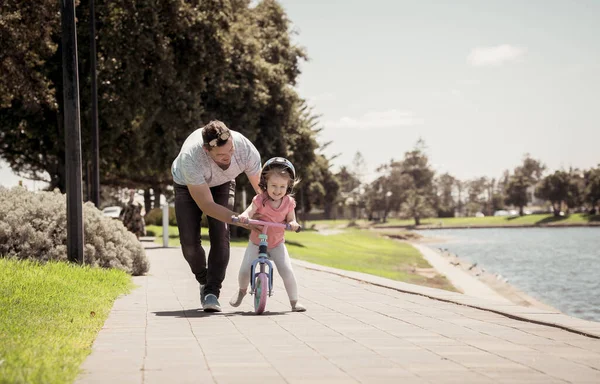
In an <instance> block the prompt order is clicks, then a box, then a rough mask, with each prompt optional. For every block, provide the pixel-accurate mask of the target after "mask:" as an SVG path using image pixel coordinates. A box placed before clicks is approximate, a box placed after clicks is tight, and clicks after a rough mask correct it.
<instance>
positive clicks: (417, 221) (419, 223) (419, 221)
mask: <svg viewBox="0 0 600 384" xmlns="http://www.w3.org/2000/svg"><path fill="white" fill-rule="evenodd" d="M419 225H421V218H420V217H419V216H415V226H417V227H418V226H419Z"/></svg>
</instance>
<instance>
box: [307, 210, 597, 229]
mask: <svg viewBox="0 0 600 384" xmlns="http://www.w3.org/2000/svg"><path fill="white" fill-rule="evenodd" d="M327 222H328V221H323V223H327ZM340 222H341V221H340ZM595 222H600V215H587V214H582V213H575V214H572V215H568V216H560V217H555V216H554V215H552V214H542V215H525V216H516V217H505V216H504V217H502V216H498V217H495V216H486V217H447V218H437V217H436V218H427V219H421V225H423V226H442V227H444V226H446V227H450V226H453V227H454V226H460V227H469V226H505V227H510V226H522V225H525V226H534V225H577V224H590V223H595ZM318 223H320V222H318ZM414 224H415V221H414V220H413V219H406V220H399V219H389V220H388V222H387V223H379V224H377V226H378V227H390V226H406V227H408V226H413V225H414Z"/></svg>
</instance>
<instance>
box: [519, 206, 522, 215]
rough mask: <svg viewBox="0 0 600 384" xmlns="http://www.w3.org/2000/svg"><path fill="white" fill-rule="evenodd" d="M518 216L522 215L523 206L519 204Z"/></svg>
mask: <svg viewBox="0 0 600 384" xmlns="http://www.w3.org/2000/svg"><path fill="white" fill-rule="evenodd" d="M519 216H523V206H522V205H519Z"/></svg>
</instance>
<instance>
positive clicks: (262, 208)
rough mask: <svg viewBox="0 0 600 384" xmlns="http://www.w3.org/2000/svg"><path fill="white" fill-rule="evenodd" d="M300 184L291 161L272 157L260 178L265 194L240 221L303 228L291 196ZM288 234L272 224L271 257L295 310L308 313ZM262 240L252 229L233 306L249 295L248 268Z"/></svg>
mask: <svg viewBox="0 0 600 384" xmlns="http://www.w3.org/2000/svg"><path fill="white" fill-rule="evenodd" d="M296 183H297V181H296V170H295V169H294V166H293V165H292V163H291V162H290V161H289V160H287V159H284V158H283V157H274V158H272V159H270V160H268V161H267V162H266V163H265V165H264V166H263V168H262V173H261V177H260V184H259V186H260V188H261V189H262V190H263V193H261V194H260V195H257V196H255V197H254V199H252V204H250V206H249V207H248V208H247V209H246V210H245V211H244V213H242V214H241V215H240V216H239V217H240V223H244V224H246V223H248V219H250V218H256V219H260V220H263V221H271V222H275V223H288V224H290V225H291V227H292V229H293V230H294V231H296V230H297V229H298V228H300V225H299V224H298V223H297V222H296V213H295V212H294V208H295V207H296V201H295V200H294V198H293V197H292V196H290V194H291V193H292V189H293V187H294V185H295V184H296ZM284 233H285V230H284V229H283V228H274V227H269V229H268V232H267V235H268V236H269V238H268V247H267V248H268V253H269V257H270V258H271V260H273V261H274V262H275V266H276V267H277V271H278V272H279V275H280V276H281V278H282V279H283V284H284V285H285V290H286V291H287V294H288V297H289V299H290V304H291V306H292V311H294V312H304V311H306V308H305V307H304V306H303V305H302V304H300V303H299V302H298V285H297V284H296V276H294V271H293V270H292V264H291V262H290V256H289V254H288V251H287V248H286V247H285V235H284ZM259 242H260V240H259V238H258V233H256V232H255V231H252V232H251V234H250V242H249V243H248V248H246V253H245V255H244V260H243V261H242V265H241V266H240V273H239V276H238V281H239V284H240V289H239V291H238V292H236V294H235V295H234V296H233V297H232V298H231V300H230V301H229V304H231V305H232V306H233V307H238V306H239V305H240V304H241V303H242V299H243V298H244V296H245V295H246V292H247V290H248V285H249V284H250V274H249V273H248V270H249V269H250V266H251V265H252V261H253V260H254V259H255V258H256V255H258V244H259Z"/></svg>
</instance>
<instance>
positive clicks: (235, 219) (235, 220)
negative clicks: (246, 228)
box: [231, 216, 302, 233]
mask: <svg viewBox="0 0 600 384" xmlns="http://www.w3.org/2000/svg"><path fill="white" fill-rule="evenodd" d="M231 221H232V222H233V224H239V223H240V218H239V217H238V216H231ZM248 224H251V225H264V226H267V227H276V228H285V229H286V230H287V231H291V230H292V226H291V225H289V224H283V223H274V222H272V221H262V220H254V219H249V220H248ZM301 230H302V227H299V228H298V229H297V230H296V233H298V232H300V231H301Z"/></svg>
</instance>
